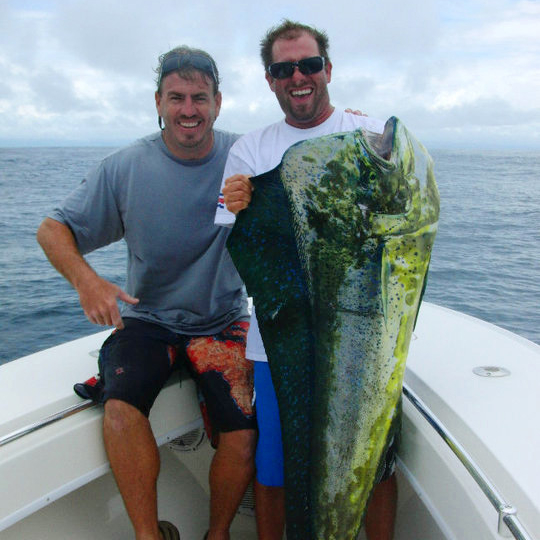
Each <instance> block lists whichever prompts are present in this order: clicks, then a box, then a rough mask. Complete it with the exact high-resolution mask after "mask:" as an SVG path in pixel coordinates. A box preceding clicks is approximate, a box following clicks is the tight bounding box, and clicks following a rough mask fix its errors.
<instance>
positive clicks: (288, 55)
mask: <svg viewBox="0 0 540 540" xmlns="http://www.w3.org/2000/svg"><path fill="white" fill-rule="evenodd" d="M261 57H262V61H263V64H264V67H265V72H266V73H265V76H266V80H267V82H268V84H269V86H270V89H271V90H272V92H274V93H275V95H276V98H277V100H278V102H279V104H280V106H281V109H282V110H283V112H284V113H285V118H284V119H283V120H281V121H280V122H278V123H276V124H272V125H270V126H268V127H266V128H263V129H261V130H258V131H255V132H252V133H248V134H247V135H245V136H243V137H241V138H240V139H239V140H238V141H237V142H236V143H235V144H234V145H233V147H232V148H231V151H230V152H229V157H228V159H227V164H226V165H225V172H224V177H223V178H224V180H225V186H224V187H223V188H222V194H221V196H220V202H218V209H217V212H216V223H219V224H221V225H230V224H232V223H233V222H234V219H235V216H234V215H235V214H236V213H237V212H239V211H240V210H242V209H244V208H246V207H247V206H248V205H249V202H250V200H251V191H252V186H251V182H250V181H249V177H250V176H253V175H257V174H261V173H263V172H266V171H269V170H272V169H273V168H275V167H276V166H277V165H279V163H280V162H281V158H282V156H283V154H284V152H285V151H286V150H287V149H288V148H289V147H290V146H291V145H293V144H294V143H296V142H298V141H301V140H305V139H310V138H314V137H319V136H322V135H328V134H331V133H338V132H344V131H352V130H355V129H358V128H360V127H362V128H366V129H368V130H370V131H372V132H376V133H382V132H383V128H384V122H382V121H380V120H375V119H371V118H366V117H364V116H358V115H354V114H349V113H348V112H343V111H338V110H336V109H335V108H334V107H333V106H332V105H331V103H330V96H329V94H328V83H330V81H331V75H332V63H331V62H330V59H329V57H328V38H327V36H326V34H325V33H324V32H321V31H318V30H316V29H314V28H312V27H309V26H306V25H303V24H299V23H295V22H292V21H284V22H283V23H282V24H281V25H280V26H277V27H275V28H272V29H270V30H269V32H268V33H267V34H266V36H265V38H264V39H263V40H262V41H261ZM223 202H225V204H226V208H225V204H223ZM246 356H247V358H249V359H251V360H254V361H255V362H254V365H255V393H256V407H257V421H258V426H259V440H258V443H257V450H256V456H255V463H256V481H255V501H256V516H257V529H258V534H259V539H260V540H278V539H279V540H280V539H281V538H282V536H283V530H284V522H285V494H284V488H283V483H284V478H283V451H282V446H281V428H280V423H279V411H278V406H277V399H276V397H275V393H274V389H273V384H272V380H271V376H270V370H269V368H268V363H267V358H266V353H265V350H264V345H263V342H262V338H261V336H260V333H259V328H258V324H257V319H256V317H255V309H254V310H253V312H252V316H251V325H250V330H249V333H248V344H247V349H246ZM392 446H393V447H392V448H391V449H390V451H389V453H388V454H387V456H386V460H385V461H386V464H387V467H386V470H385V471H384V472H383V474H382V476H381V477H380V478H379V479H378V480H379V483H378V485H377V486H376V488H375V490H374V495H373V498H372V502H371V503H370V506H369V508H368V511H367V515H366V534H367V537H368V539H369V540H390V539H391V538H392V536H393V529H394V521H395V512H396V501H397V485H396V480H395V475H394V473H393V472H394V463H395V452H396V448H395V446H397V441H396V445H392Z"/></svg>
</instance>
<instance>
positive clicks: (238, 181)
mask: <svg viewBox="0 0 540 540" xmlns="http://www.w3.org/2000/svg"><path fill="white" fill-rule="evenodd" d="M253 189H254V188H253V184H252V183H251V180H250V177H249V176H246V175H245V174H234V175H233V176H230V177H229V178H227V179H226V180H225V186H224V187H223V198H224V199H225V205H226V206H227V210H228V211H229V212H232V213H233V214H238V212H240V210H244V208H247V207H248V206H249V203H250V202H251V193H252V191H253Z"/></svg>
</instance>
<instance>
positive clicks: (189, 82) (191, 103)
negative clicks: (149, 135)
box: [156, 71, 221, 159]
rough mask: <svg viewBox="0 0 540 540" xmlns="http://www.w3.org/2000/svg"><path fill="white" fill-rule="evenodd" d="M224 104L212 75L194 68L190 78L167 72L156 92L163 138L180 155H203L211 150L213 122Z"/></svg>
mask: <svg viewBox="0 0 540 540" xmlns="http://www.w3.org/2000/svg"><path fill="white" fill-rule="evenodd" d="M220 107H221V93H220V92H218V93H217V94H215V95H214V92H213V83H212V81H211V79H210V78H209V77H208V76H206V75H204V74H203V73H201V72H198V71H194V72H193V73H192V74H191V75H190V76H189V78H184V77H181V76H180V75H179V74H178V73H175V72H173V73H171V74H169V75H167V76H166V77H165V78H164V79H163V82H162V85H161V93H157V92H156V108H157V111H158V114H159V116H161V117H162V118H163V121H164V123H165V129H164V130H163V140H164V141H165V144H166V145H167V147H168V148H169V150H170V151H171V152H172V153H173V154H174V155H175V156H177V157H179V158H181V159H200V158H202V157H204V156H206V155H207V154H208V153H209V152H210V150H212V146H213V142H214V135H213V131H212V129H213V126H214V122H215V120H216V118H217V117H218V115H219V110H220Z"/></svg>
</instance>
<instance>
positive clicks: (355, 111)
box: [345, 109, 367, 116]
mask: <svg viewBox="0 0 540 540" xmlns="http://www.w3.org/2000/svg"><path fill="white" fill-rule="evenodd" d="M345 112H346V113H351V114H356V116H367V114H364V113H363V112H362V111H359V110H358V109H356V110H354V111H353V110H352V109H345Z"/></svg>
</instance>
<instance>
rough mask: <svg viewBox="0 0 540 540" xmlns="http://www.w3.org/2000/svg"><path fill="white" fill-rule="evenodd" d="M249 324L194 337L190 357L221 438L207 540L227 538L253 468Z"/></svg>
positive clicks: (213, 470) (214, 462) (213, 472)
mask: <svg viewBox="0 0 540 540" xmlns="http://www.w3.org/2000/svg"><path fill="white" fill-rule="evenodd" d="M248 327H249V324H248V323H246V322H236V323H234V324H232V325H231V326H229V327H227V328H225V329H224V330H223V331H221V332H219V333H218V334H216V335H213V336H192V337H191V338H189V340H188V342H187V343H186V355H187V357H188V360H189V365H190V369H191V372H192V375H193V377H194V379H195V380H196V381H197V384H198V385H199V388H200V389H201V390H202V393H203V395H204V398H205V402H206V407H207V411H208V416H209V417H210V420H211V424H212V430H216V431H218V432H219V442H218V446H217V450H216V453H215V455H214V459H213V460H212V464H211V466H210V475H209V479H210V529H209V531H208V540H228V539H229V538H230V536H229V527H230V525H231V523H232V520H233V519H234V516H235V515H236V511H237V510H238V506H239V505H240V502H241V501H242V497H243V496H244V493H245V491H246V488H247V486H248V484H249V482H250V481H251V480H252V479H253V474H254V470H255V465H254V460H253V456H254V452H255V443H256V439H257V435H256V421H255V411H254V409H253V363H252V362H250V361H248V360H246V355H245V342H246V341H245V340H246V335H247V329H248Z"/></svg>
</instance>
